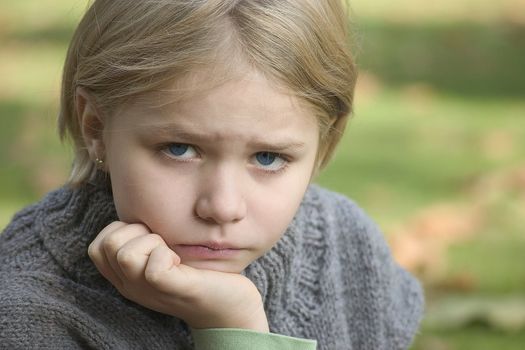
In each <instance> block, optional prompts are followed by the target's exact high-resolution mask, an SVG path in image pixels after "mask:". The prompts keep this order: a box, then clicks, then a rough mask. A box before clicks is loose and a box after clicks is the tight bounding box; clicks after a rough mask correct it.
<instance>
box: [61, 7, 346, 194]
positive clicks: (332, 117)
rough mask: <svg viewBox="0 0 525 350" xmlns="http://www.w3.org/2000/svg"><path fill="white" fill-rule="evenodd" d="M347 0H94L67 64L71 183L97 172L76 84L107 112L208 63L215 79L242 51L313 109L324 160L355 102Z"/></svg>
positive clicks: (64, 105) (64, 116)
mask: <svg viewBox="0 0 525 350" xmlns="http://www.w3.org/2000/svg"><path fill="white" fill-rule="evenodd" d="M347 8H348V7H347V6H345V4H344V3H343V2H342V0H322V1H320V0H264V1H263V0H141V1H135V0H95V1H94V2H93V3H92V5H91V6H90V7H89V9H88V10H87V12H86V14H85V15H84V17H83V18H82V20H81V22H80V24H79V25H78V27H77V29H76V31H75V33H74V36H73V38H72V40H71V44H70V46H69V50H68V53H67V57H66V61H65V64H64V72H63V81H62V91H61V110H60V115H59V133H60V136H61V138H62V139H65V138H67V137H70V138H71V139H72V141H73V142H74V149H75V159H74V163H73V168H72V172H71V175H70V178H69V184H70V185H72V186H79V185H81V184H83V183H84V182H86V181H87V180H88V179H89V178H90V176H92V175H93V173H95V172H96V165H95V164H94V163H93V162H92V160H91V159H90V156H89V154H88V152H87V150H86V147H85V144H84V141H83V138H82V133H81V126H80V124H79V118H78V116H77V112H76V101H75V96H76V90H77V88H78V87H82V88H84V89H85V90H86V91H88V92H89V93H90V94H91V95H92V97H93V98H94V101H95V104H96V106H97V108H98V110H99V111H101V113H102V114H103V115H107V116H109V115H111V114H112V113H114V112H115V110H116V109H117V108H119V106H123V105H125V104H126V103H128V102H129V101H131V99H135V98H137V97H139V96H142V95H144V94H146V93H149V92H155V91H162V90H163V89H165V87H166V86H169V85H170V84H173V82H174V81H177V80H178V79H182V78H184V77H187V76H188V75H190V74H192V73H194V72H198V71H203V70H205V69H209V70H210V71H213V72H212V74H210V77H214V80H213V82H215V83H219V82H220V81H221V79H224V80H225V79H227V78H228V76H229V74H231V73H232V72H234V71H235V69H236V67H238V66H239V62H240V61H243V62H247V63H248V64H249V65H250V66H252V67H254V68H255V69H257V70H258V71H260V72H262V73H263V74H265V76H267V77H270V78H271V79H273V80H274V81H275V82H277V83H278V84H280V85H282V86H284V87H286V88H287V89H288V90H290V91H292V92H293V93H294V94H295V95H296V96H297V97H298V98H299V100H300V101H302V102H305V104H306V105H307V106H308V107H310V108H311V109H312V110H313V111H314V113H315V114H316V116H317V118H318V120H319V125H320V129H321V132H320V147H319V152H318V162H317V168H322V167H324V166H325V165H326V164H327V162H328V160H329V159H330V157H331V155H332V153H333V152H334V149H335V147H336V145H337V143H338V142H339V139H340V137H341V135H342V133H343V130H344V128H345V125H346V121H347V119H348V116H349V115H350V113H351V110H352V102H353V92H354V85H355V81H356V67H355V65H354V60H353V57H352V53H351V44H350V30H349V28H348V26H349V25H348V13H347ZM219 62H220V64H218V63H219ZM217 67H220V68H217ZM218 69H220V72H218V71H217V70H218ZM207 83H212V82H207Z"/></svg>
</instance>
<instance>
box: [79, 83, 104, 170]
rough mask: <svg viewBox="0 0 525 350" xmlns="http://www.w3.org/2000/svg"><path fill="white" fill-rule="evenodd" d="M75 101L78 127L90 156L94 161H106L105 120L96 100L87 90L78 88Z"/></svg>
mask: <svg viewBox="0 0 525 350" xmlns="http://www.w3.org/2000/svg"><path fill="white" fill-rule="evenodd" d="M75 101H76V111H77V118H78V125H79V126H80V132H81V133H82V138H83V140H84V144H85V146H86V149H87V151H88V153H89V156H90V158H91V159H92V160H93V161H94V160H95V159H97V158H99V159H104V154H105V147H104V140H103V131H104V120H103V118H102V115H101V113H100V112H99V110H98V108H97V106H96V104H95V99H94V98H93V96H92V95H91V94H90V93H89V92H88V91H87V90H86V89H84V88H82V87H78V88H77V89H76V96H75Z"/></svg>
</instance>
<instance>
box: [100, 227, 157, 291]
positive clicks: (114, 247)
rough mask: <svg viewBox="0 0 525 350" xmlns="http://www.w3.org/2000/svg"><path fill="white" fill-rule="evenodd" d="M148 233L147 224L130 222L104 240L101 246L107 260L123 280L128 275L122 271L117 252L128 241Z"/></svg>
mask: <svg viewBox="0 0 525 350" xmlns="http://www.w3.org/2000/svg"><path fill="white" fill-rule="evenodd" d="M148 234H151V233H150V232H149V230H148V229H147V227H146V226H145V225H142V224H129V225H126V226H124V227H121V228H119V229H117V230H115V231H113V232H111V233H110V234H108V235H106V236H105V237H104V239H103V240H102V242H101V246H102V249H103V252H104V255H105V256H106V261H107V262H108V264H109V265H110V266H111V269H112V270H113V272H115V274H116V275H117V276H118V277H119V278H120V280H121V281H123V280H124V279H125V278H126V276H125V274H124V273H123V272H122V269H121V267H120V265H119V263H118V261H117V253H118V251H119V249H120V248H121V247H122V246H123V245H124V244H126V243H127V242H128V241H130V240H132V239H134V238H137V237H140V236H145V235H148Z"/></svg>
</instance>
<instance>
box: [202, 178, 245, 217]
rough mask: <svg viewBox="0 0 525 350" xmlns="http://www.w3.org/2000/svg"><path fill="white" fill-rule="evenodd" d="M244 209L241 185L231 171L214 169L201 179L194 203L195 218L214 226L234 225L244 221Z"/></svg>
mask: <svg viewBox="0 0 525 350" xmlns="http://www.w3.org/2000/svg"><path fill="white" fill-rule="evenodd" d="M210 170H211V169H210ZM246 209H247V208H246V202H245V198H244V193H243V189H242V184H241V181H240V179H238V178H237V177H236V175H235V172H234V171H233V169H225V168H222V169H217V168H214V169H213V170H211V171H210V173H209V176H204V177H203V178H202V181H201V187H200V190H199V194H198V198H197V201H196V203H195V214H196V215H197V217H199V218H201V219H203V220H205V221H206V222H209V223H214V224H226V223H235V222H238V221H241V220H242V219H244V217H245V216H246Z"/></svg>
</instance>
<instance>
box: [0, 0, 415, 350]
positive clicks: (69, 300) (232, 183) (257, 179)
mask: <svg viewBox="0 0 525 350" xmlns="http://www.w3.org/2000/svg"><path fill="white" fill-rule="evenodd" d="M355 80H356V68H355V65H354V62H353V59H352V55H351V52H350V48H349V31H348V28H347V12H346V6H344V4H342V3H341V2H340V0H324V1H319V0H265V1H261V0H141V1H136V0H133V1H132V0H95V1H94V2H93V4H92V5H91V7H90V8H89V9H88V11H87V13H86V14H85V16H84V18H83V19H82V21H81V23H80V24H79V26H78V28H77V30H76V32H75V35H74V37H73V39H72V42H71V45H70V48H69V51H68V55H67V59H66V62H65V67H64V76H63V86H62V95H61V111H60V117H59V127H60V133H61V136H62V137H70V138H71V140H72V141H73V143H74V149H75V161H74V164H73V169H72V173H71V176H70V179H69V181H68V183H67V184H66V185H65V186H64V187H63V188H60V189H58V190H56V191H54V192H52V193H50V194H49V195H47V196H46V197H45V198H44V199H43V200H42V201H41V202H39V203H37V204H35V205H33V206H30V207H28V208H26V209H24V210H22V211H21V212H20V213H18V214H17V215H16V216H15V217H14V219H13V221H12V222H11V224H10V225H9V226H8V227H7V228H6V230H5V231H4V233H3V234H2V235H1V236H0V239H1V241H0V257H1V258H0V259H1V260H0V273H1V278H2V281H3V283H2V287H0V324H1V329H0V340H1V344H2V345H3V346H5V347H6V348H9V349H15V348H21V349H27V348H36V347H42V346H44V347H50V348H54V349H56V348H95V349H134V348H136V349H139V348H153V349H157V348H158V349H165V348H171V349H192V348H195V349H200V350H202V349H248V348H249V349H314V348H316V347H317V348H318V349H405V348H407V347H408V346H409V344H410V342H411V340H412V338H413V336H414V333H415V331H416V329H417V326H418V323H419V320H420V318H421V313H422V304H423V303H422V291H421V289H420V286H419V284H418V283H417V282H416V281H415V280H414V279H413V278H412V277H411V276H410V275H409V274H408V273H407V272H405V271H404V270H402V269H401V268H400V267H399V266H397V265H396V264H395V263H394V262H393V261H392V258H391V256H390V253H389V251H388V249H387V247H386V245H385V242H384V241H383V238H382V235H381V233H380V232H379V230H378V229H377V228H376V226H375V225H374V224H373V223H372V221H371V220H370V219H369V218H368V217H367V216H366V215H365V214H364V213H363V212H362V211H361V210H360V209H359V208H358V207H357V206H356V205H355V204H354V203H353V202H351V201H350V200H348V199H347V198H345V197H343V196H341V195H338V194H335V193H331V192H329V191H327V190H324V189H321V188H319V187H317V186H315V185H311V184H310V183H311V181H312V179H313V178H314V177H315V175H316V173H317V172H318V170H320V169H321V168H322V167H323V166H324V165H325V164H326V163H327V162H328V160H329V158H330V156H331V154H332V153H333V150H334V148H335V146H336V144H337V142H338V140H339V138H340V136H341V134H342V132H343V129H344V126H345V124H346V120H347V118H348V116H349V114H350V112H351V109H352V103H353V100H352V99H353V90H354V85H355Z"/></svg>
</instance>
